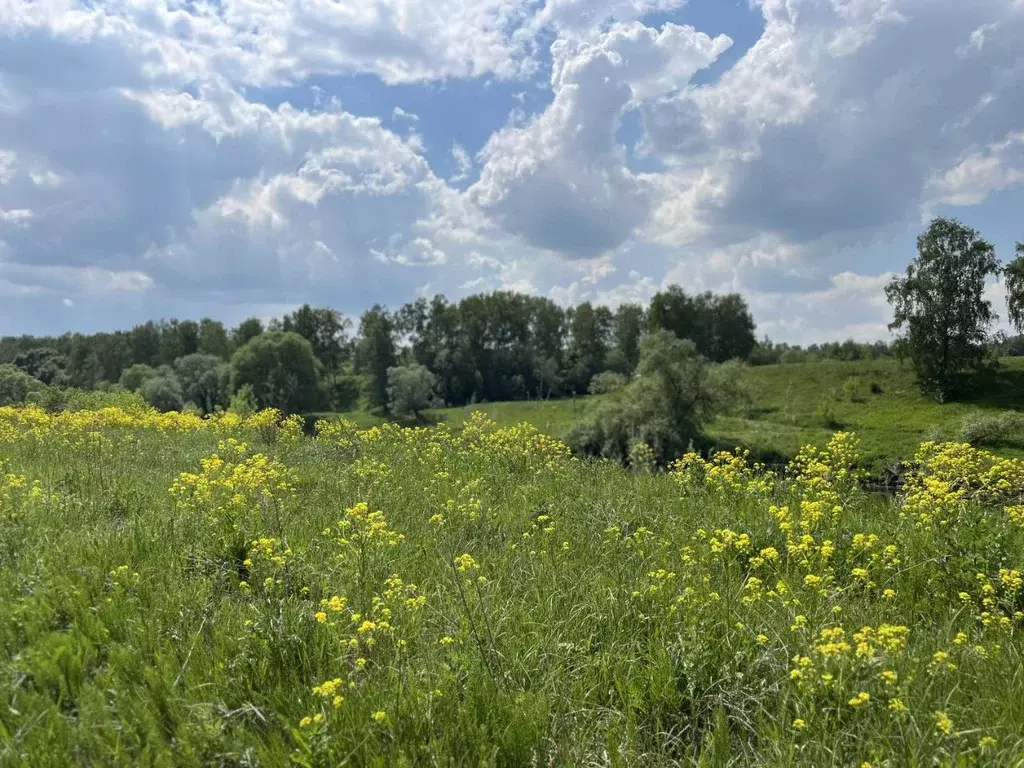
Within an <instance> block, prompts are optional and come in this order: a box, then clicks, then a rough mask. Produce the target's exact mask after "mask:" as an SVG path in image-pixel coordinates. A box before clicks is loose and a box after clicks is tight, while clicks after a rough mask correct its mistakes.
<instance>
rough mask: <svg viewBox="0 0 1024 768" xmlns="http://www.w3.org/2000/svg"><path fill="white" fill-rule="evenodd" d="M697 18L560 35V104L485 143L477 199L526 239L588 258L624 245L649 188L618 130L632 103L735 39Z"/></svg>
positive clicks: (681, 77)
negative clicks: (698, 24)
mask: <svg viewBox="0 0 1024 768" xmlns="http://www.w3.org/2000/svg"><path fill="white" fill-rule="evenodd" d="M730 43H731V41H730V40H729V38H728V37H725V36H719V37H717V38H714V39H712V38H711V37H709V36H708V35H706V34H704V33H701V32H697V31H696V30H694V29H693V28H692V27H681V26H678V25H675V24H666V25H665V26H664V27H663V28H662V29H661V30H660V31H658V30H655V29H651V28H649V27H645V26H643V25H642V24H640V23H638V22H634V23H629V24H616V25H614V26H613V27H612V28H611V29H610V30H609V31H608V32H606V33H604V34H602V35H601V36H599V37H598V38H597V39H596V40H595V41H594V42H580V41H568V40H559V41H556V42H555V44H554V45H553V46H552V55H553V57H554V64H553V70H552V75H551V87H552V90H553V92H554V101H553V102H552V104H551V105H550V106H549V107H548V108H547V109H546V110H545V111H544V112H543V113H541V114H540V115H538V116H537V117H536V118H535V119H533V120H532V121H530V122H529V123H528V124H527V125H525V126H522V127H518V126H513V127H509V128H506V129H504V130H502V131H500V132H498V133H496V134H495V135H494V136H492V137H491V139H490V140H489V141H488V143H487V145H486V146H485V147H484V149H483V150H482V151H481V153H480V154H481V157H482V159H483V169H482V171H481V175H480V180H479V181H478V182H477V183H476V184H475V185H474V186H473V187H472V188H471V189H470V190H469V194H470V195H471V197H472V199H473V200H474V202H476V203H477V204H479V205H480V206H481V207H482V208H483V209H484V210H485V211H487V212H488V213H489V214H490V215H491V216H492V217H493V218H494V219H495V220H496V221H497V222H499V223H500V224H501V226H502V227H503V228H504V229H505V230H506V231H508V232H510V233H512V234H515V235H519V236H521V237H522V238H523V239H524V240H525V241H526V242H527V243H529V244H531V245H533V246H536V247H539V248H546V249H550V250H554V251H559V252H561V253H565V254H567V255H569V256H575V257H587V256H594V255H597V254H600V253H601V252H603V251H606V250H609V249H612V248H615V247H616V246H618V245H620V244H621V243H622V242H623V241H624V240H625V239H626V238H627V237H629V236H630V234H631V233H632V232H633V230H634V229H636V228H637V227H638V226H640V225H641V224H642V223H643V222H644V220H645V219H646V217H647V215H648V212H649V209H650V187H649V185H648V184H647V183H646V182H645V180H644V179H643V178H642V177H639V176H637V175H635V174H633V173H632V172H631V171H630V170H629V168H628V167H627V165H626V162H625V151H624V147H623V146H622V145H621V144H620V143H619V141H618V140H617V138H616V133H617V131H618V128H619V126H620V122H621V119H622V115H623V113H624V111H625V110H626V108H627V107H628V106H629V105H631V104H633V103H638V102H641V101H643V100H645V99H648V98H651V97H652V96H654V95H657V94H660V93H664V92H667V91H670V90H674V89H677V88H679V87H682V86H683V85H685V84H686V82H687V81H688V80H689V79H690V78H691V77H692V76H693V75H694V74H695V73H696V72H697V71H699V70H700V69H703V68H704V67H706V66H708V65H709V64H711V63H712V62H713V61H714V60H715V59H716V58H717V57H718V56H719V55H720V54H721V53H722V51H724V50H725V49H726V48H728V46H729V45H730Z"/></svg>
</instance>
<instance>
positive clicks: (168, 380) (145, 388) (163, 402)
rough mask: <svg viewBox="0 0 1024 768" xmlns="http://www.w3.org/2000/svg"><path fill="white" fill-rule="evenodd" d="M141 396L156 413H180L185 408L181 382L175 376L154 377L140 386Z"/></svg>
mask: <svg viewBox="0 0 1024 768" xmlns="http://www.w3.org/2000/svg"><path fill="white" fill-rule="evenodd" d="M142 396H143V397H144V398H146V402H147V403H149V404H150V405H152V406H153V407H154V408H156V409H157V410H158V411H180V410H181V409H182V408H184V407H185V398H184V397H183V396H182V393H181V382H179V381H178V379H177V377H175V376H154V377H153V378H152V379H150V380H149V381H147V382H146V383H145V384H143V385H142Z"/></svg>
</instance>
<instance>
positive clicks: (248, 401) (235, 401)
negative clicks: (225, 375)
mask: <svg viewBox="0 0 1024 768" xmlns="http://www.w3.org/2000/svg"><path fill="white" fill-rule="evenodd" d="M228 410H229V411H230V412H231V413H237V414H238V415H239V416H252V415H253V414H254V413H256V411H257V410H259V405H258V404H257V402H256V395H255V393H254V392H253V389H252V385H250V384H243V385H242V386H240V387H239V388H238V391H237V392H235V394H233V395H232V396H231V402H230V403H229V405H228Z"/></svg>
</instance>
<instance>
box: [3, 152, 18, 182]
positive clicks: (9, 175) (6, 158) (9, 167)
mask: <svg viewBox="0 0 1024 768" xmlns="http://www.w3.org/2000/svg"><path fill="white" fill-rule="evenodd" d="M17 163H18V156H17V155H16V154H14V153H13V152H11V151H10V150H6V149H0V184H10V183H11V180H12V179H13V178H14V174H15V170H16V168H17Z"/></svg>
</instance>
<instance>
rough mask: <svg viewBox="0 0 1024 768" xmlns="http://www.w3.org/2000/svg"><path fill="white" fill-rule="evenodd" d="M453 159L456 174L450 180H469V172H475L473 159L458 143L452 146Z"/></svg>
mask: <svg viewBox="0 0 1024 768" xmlns="http://www.w3.org/2000/svg"><path fill="white" fill-rule="evenodd" d="M452 159H453V160H454V161H455V173H454V174H452V175H451V176H450V177H449V178H448V180H449V181H451V182H457V181H463V180H465V179H467V178H469V172H470V171H471V170H473V158H471V157H470V156H469V153H468V152H467V151H466V149H465V147H463V146H462V145H461V144H459V143H458V142H456V143H455V144H452Z"/></svg>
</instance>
